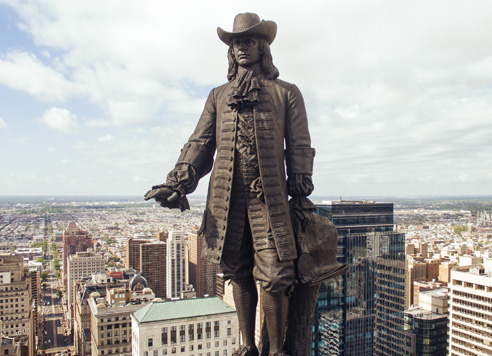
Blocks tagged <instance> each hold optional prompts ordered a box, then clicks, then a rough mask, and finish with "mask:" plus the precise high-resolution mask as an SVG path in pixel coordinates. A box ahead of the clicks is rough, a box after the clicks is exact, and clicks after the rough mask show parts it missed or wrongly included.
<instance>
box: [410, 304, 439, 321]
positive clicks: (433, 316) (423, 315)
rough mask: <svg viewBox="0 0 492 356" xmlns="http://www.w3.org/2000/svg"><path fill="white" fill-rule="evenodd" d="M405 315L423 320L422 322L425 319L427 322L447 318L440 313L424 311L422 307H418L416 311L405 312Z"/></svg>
mask: <svg viewBox="0 0 492 356" xmlns="http://www.w3.org/2000/svg"><path fill="white" fill-rule="evenodd" d="M405 314H410V315H412V316H413V317H414V318H417V319H422V320H424V319H425V320H437V319H442V318H446V317H447V316H446V315H445V314H440V313H435V312H433V311H429V310H424V309H422V308H420V307H417V308H415V309H408V310H405Z"/></svg>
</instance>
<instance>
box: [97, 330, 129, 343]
mask: <svg viewBox="0 0 492 356" xmlns="http://www.w3.org/2000/svg"><path fill="white" fill-rule="evenodd" d="M106 335H107V337H113V336H120V332H119V331H118V330H115V331H114V333H113V332H112V331H108V332H107V333H106ZM121 335H123V336H125V335H127V331H126V329H123V330H122V331H121ZM101 338H104V333H101ZM109 341H110V340H108V342H109Z"/></svg>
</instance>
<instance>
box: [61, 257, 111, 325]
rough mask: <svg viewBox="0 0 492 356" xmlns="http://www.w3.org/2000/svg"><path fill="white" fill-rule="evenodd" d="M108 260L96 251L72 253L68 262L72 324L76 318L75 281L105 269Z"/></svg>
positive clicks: (68, 293)
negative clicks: (74, 310) (74, 311)
mask: <svg viewBox="0 0 492 356" xmlns="http://www.w3.org/2000/svg"><path fill="white" fill-rule="evenodd" d="M105 265H106V262H105V260H104V258H103V257H102V256H100V255H98V254H96V253H94V252H91V251H90V252H77V253H76V254H75V255H70V256H69V257H68V262H67V278H68V280H67V285H68V288H67V303H68V310H69V311H70V317H71V318H70V319H69V320H68V322H69V323H70V325H71V326H72V324H71V323H72V321H73V318H74V313H73V307H74V303H75V300H74V297H73V296H74V283H75V282H78V281H80V280H82V279H89V278H91V275H92V273H94V272H99V271H104V269H105Z"/></svg>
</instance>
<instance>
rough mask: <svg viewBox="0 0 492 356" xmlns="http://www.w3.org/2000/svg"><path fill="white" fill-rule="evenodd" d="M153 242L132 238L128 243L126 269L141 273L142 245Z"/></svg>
mask: <svg viewBox="0 0 492 356" xmlns="http://www.w3.org/2000/svg"><path fill="white" fill-rule="evenodd" d="M149 242H152V240H150V239H134V238H130V239H128V240H127V241H126V268H134V269H136V270H137V271H140V245H142V244H147V243H149Z"/></svg>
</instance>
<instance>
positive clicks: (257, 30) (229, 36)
mask: <svg viewBox="0 0 492 356" xmlns="http://www.w3.org/2000/svg"><path fill="white" fill-rule="evenodd" d="M217 35H219V38H220V40H221V41H222V42H224V43H225V44H226V45H228V46H230V45H231V43H232V40H233V39H234V38H237V37H244V36H260V37H263V38H264V39H265V40H266V41H267V42H268V44H272V42H273V40H275V36H276V35H277V24H276V23H275V22H273V21H262V22H260V23H258V24H257V25H254V26H253V27H250V28H248V29H247V30H244V31H238V32H227V31H225V30H223V29H221V28H220V27H217Z"/></svg>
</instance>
